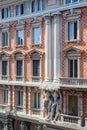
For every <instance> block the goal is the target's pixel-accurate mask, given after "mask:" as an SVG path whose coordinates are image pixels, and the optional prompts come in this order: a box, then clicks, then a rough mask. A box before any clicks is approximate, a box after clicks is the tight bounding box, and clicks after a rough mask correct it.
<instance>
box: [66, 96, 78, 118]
mask: <svg viewBox="0 0 87 130" xmlns="http://www.w3.org/2000/svg"><path fill="white" fill-rule="evenodd" d="M68 114H69V115H72V116H78V96H72V95H71V96H68Z"/></svg>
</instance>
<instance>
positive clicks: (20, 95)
mask: <svg viewBox="0 0 87 130" xmlns="http://www.w3.org/2000/svg"><path fill="white" fill-rule="evenodd" d="M17 105H18V106H23V91H18V103H17Z"/></svg>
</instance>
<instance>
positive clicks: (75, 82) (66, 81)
mask: <svg viewBox="0 0 87 130" xmlns="http://www.w3.org/2000/svg"><path fill="white" fill-rule="evenodd" d="M59 86H61V87H62V86H68V87H71V86H73V87H87V79H83V78H69V77H68V78H65V77H61V78H59Z"/></svg>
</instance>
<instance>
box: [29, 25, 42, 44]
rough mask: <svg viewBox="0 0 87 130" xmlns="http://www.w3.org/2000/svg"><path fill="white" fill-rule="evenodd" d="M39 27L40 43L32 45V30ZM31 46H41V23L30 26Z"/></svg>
mask: <svg viewBox="0 0 87 130" xmlns="http://www.w3.org/2000/svg"><path fill="white" fill-rule="evenodd" d="M37 27H39V28H40V43H37V44H34V43H33V29H34V28H37ZM30 32H31V33H30V34H31V46H41V44H42V27H41V23H33V24H31V31H30Z"/></svg>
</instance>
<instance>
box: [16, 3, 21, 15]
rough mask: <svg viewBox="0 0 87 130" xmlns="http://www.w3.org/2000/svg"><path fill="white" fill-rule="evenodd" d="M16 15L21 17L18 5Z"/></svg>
mask: <svg viewBox="0 0 87 130" xmlns="http://www.w3.org/2000/svg"><path fill="white" fill-rule="evenodd" d="M16 15H20V6H19V5H16Z"/></svg>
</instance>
